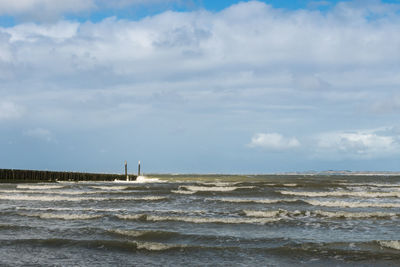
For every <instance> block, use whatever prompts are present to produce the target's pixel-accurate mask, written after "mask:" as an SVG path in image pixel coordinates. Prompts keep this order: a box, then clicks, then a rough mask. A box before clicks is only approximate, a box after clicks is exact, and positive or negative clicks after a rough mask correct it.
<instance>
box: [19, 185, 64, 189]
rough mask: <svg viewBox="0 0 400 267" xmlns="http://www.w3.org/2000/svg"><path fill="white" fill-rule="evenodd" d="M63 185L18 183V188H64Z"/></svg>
mask: <svg viewBox="0 0 400 267" xmlns="http://www.w3.org/2000/svg"><path fill="white" fill-rule="evenodd" d="M63 187H64V186H63V185H23V184H19V185H17V188H20V189H33V190H40V189H59V188H63Z"/></svg>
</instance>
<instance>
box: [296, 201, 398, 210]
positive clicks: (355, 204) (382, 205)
mask: <svg viewBox="0 0 400 267" xmlns="http://www.w3.org/2000/svg"><path fill="white" fill-rule="evenodd" d="M304 201H305V202H306V203H308V204H310V205H313V206H325V207H345V208H368V207H375V208H400V203H375V202H350V201H319V200H304Z"/></svg>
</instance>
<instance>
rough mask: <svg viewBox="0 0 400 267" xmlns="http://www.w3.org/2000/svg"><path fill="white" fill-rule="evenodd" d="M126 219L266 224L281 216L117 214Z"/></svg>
mask: <svg viewBox="0 0 400 267" xmlns="http://www.w3.org/2000/svg"><path fill="white" fill-rule="evenodd" d="M117 217H118V218H120V219H124V220H145V221H153V222H161V221H178V222H188V223H222V224H266V223H271V222H277V221H279V220H280V219H279V218H234V217H224V218H216V217H189V216H158V215H147V214H134V215H117Z"/></svg>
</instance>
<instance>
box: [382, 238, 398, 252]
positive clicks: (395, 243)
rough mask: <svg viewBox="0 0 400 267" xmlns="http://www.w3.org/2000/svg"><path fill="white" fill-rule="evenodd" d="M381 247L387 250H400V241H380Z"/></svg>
mask: <svg viewBox="0 0 400 267" xmlns="http://www.w3.org/2000/svg"><path fill="white" fill-rule="evenodd" d="M378 243H379V245H381V246H382V247H386V248H392V249H397V250H400V241H398V240H389V241H383V240H382V241H378Z"/></svg>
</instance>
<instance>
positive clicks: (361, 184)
mask: <svg viewBox="0 0 400 267" xmlns="http://www.w3.org/2000/svg"><path fill="white" fill-rule="evenodd" d="M340 185H345V186H371V187H400V184H389V183H340Z"/></svg>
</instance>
